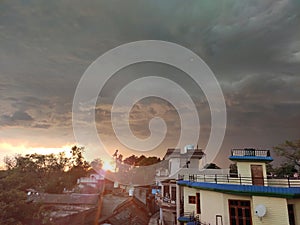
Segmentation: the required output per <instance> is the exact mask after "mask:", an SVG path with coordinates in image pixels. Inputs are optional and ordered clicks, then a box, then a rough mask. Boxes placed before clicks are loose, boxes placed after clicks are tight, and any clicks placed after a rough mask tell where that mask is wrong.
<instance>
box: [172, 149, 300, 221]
mask: <svg viewBox="0 0 300 225" xmlns="http://www.w3.org/2000/svg"><path fill="white" fill-rule="evenodd" d="M229 159H230V160H232V161H233V162H236V164H237V170H238V173H237V174H229V173H228V174H226V175H218V174H215V175H208V174H203V175H199V174H192V173H191V174H189V175H186V174H185V175H182V176H181V177H180V179H179V180H178V181H177V188H178V189H179V190H180V191H181V192H182V193H183V198H184V199H183V208H182V211H181V212H177V218H178V221H177V224H210V225H263V224H272V225H300V180H299V179H298V178H284V179H278V178H274V177H268V176H267V172H266V163H267V162H271V161H272V160H273V159H272V157H271V156H270V151H269V150H256V149H234V150H232V151H231V156H230V157H229ZM177 204H180V201H179V200H177Z"/></svg>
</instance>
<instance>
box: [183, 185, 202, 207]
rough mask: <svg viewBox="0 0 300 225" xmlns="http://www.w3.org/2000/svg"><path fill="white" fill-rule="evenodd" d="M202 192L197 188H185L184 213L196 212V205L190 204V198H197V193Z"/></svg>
mask: <svg viewBox="0 0 300 225" xmlns="http://www.w3.org/2000/svg"><path fill="white" fill-rule="evenodd" d="M197 192H199V193H200V190H198V189H195V188H189V187H184V212H195V213H196V204H189V196H196V193H197Z"/></svg>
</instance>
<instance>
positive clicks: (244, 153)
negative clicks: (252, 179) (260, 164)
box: [229, 148, 273, 161]
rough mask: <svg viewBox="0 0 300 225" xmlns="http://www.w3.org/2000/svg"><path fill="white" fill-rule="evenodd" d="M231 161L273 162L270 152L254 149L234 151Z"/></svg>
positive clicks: (232, 151)
mask: <svg viewBox="0 0 300 225" xmlns="http://www.w3.org/2000/svg"><path fill="white" fill-rule="evenodd" d="M229 159H230V160H242V161H273V158H272V157H271V154H270V150H260V149H254V148H245V149H232V150H231V156H230V157H229Z"/></svg>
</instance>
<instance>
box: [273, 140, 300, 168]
mask: <svg viewBox="0 0 300 225" xmlns="http://www.w3.org/2000/svg"><path fill="white" fill-rule="evenodd" d="M273 149H274V151H275V153H276V154H277V155H278V156H283V157H284V158H286V159H287V160H288V162H289V163H291V164H292V165H294V166H295V165H297V166H299V167H300V139H299V140H296V141H285V142H284V143H283V144H280V145H278V146H275V147H274V148H273Z"/></svg>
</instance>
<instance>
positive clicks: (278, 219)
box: [252, 196, 289, 225]
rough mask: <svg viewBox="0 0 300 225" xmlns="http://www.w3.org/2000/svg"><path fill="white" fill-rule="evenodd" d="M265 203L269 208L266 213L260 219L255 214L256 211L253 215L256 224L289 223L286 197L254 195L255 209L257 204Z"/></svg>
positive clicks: (275, 224) (281, 224)
mask: <svg viewBox="0 0 300 225" xmlns="http://www.w3.org/2000/svg"><path fill="white" fill-rule="evenodd" d="M260 204H262V205H264V206H265V207H266V209H267V212H266V215H265V216H264V217H263V218H262V219H259V218H258V217H257V216H255V214H254V212H253V215H252V218H253V224H254V225H262V224H266V225H269V224H272V225H284V224H286V225H288V224H289V219H288V211H287V200H286V199H285V198H272V197H260V196H253V206H252V207H253V208H252V209H253V211H254V209H255V207H256V206H257V205H260Z"/></svg>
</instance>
